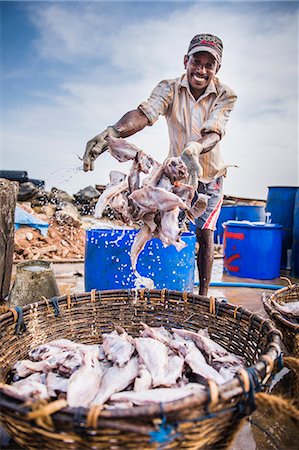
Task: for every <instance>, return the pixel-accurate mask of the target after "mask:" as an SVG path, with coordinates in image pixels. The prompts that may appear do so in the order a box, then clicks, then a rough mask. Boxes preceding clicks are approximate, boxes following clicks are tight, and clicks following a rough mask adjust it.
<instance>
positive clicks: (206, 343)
mask: <svg viewBox="0 0 299 450" xmlns="http://www.w3.org/2000/svg"><path fill="white" fill-rule="evenodd" d="M172 331H173V332H174V333H176V334H177V335H178V336H181V337H182V338H184V339H186V340H190V341H193V342H194V343H195V344H196V346H197V347H198V348H199V349H200V350H202V351H203V352H204V353H205V354H206V355H207V356H208V357H209V359H210V360H211V359H212V357H216V356H217V357H221V356H226V355H228V354H229V352H228V351H227V350H226V349H225V348H224V347H222V346H221V345H219V344H217V342H215V341H213V340H212V339H210V338H208V337H206V336H204V335H203V334H199V333H195V332H194V331H189V330H183V329H178V328H172Z"/></svg>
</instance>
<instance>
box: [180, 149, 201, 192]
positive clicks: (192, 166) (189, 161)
mask: <svg viewBox="0 0 299 450" xmlns="http://www.w3.org/2000/svg"><path fill="white" fill-rule="evenodd" d="M202 150H203V146H202V144H200V143H199V142H195V141H191V142H188V144H187V145H186V147H185V148H184V150H183V151H182V154H181V158H182V160H183V161H184V163H185V164H186V166H187V169H188V172H189V181H188V184H190V185H191V186H193V187H194V189H195V190H196V189H197V185H198V179H199V178H200V177H201V176H202V174H203V169H202V166H201V165H200V163H199V155H200V154H201V152H202Z"/></svg>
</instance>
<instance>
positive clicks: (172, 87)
mask: <svg viewBox="0 0 299 450" xmlns="http://www.w3.org/2000/svg"><path fill="white" fill-rule="evenodd" d="M236 99H237V96H236V94H235V93H234V91H233V90H232V89H230V88H229V87H228V86H226V85H224V84H223V83H221V82H220V81H219V79H218V78H216V77H214V78H213V79H212V80H211V81H210V83H209V84H208V86H207V88H206V90H205V92H204V93H203V94H202V95H201V96H200V97H199V98H198V99H197V100H195V98H194V97H193V95H192V93H191V91H190V87H189V83H188V80H187V76H186V75H182V76H181V77H179V78H175V79H171V80H163V81H161V82H160V83H159V84H158V85H157V86H156V87H155V88H154V90H153V91H152V93H151V95H150V97H149V98H148V100H146V101H144V102H142V103H141V104H140V105H139V106H138V108H139V109H140V111H142V112H143V113H144V114H145V115H146V117H147V119H148V121H149V125H152V124H153V123H155V122H156V120H157V119H158V118H159V115H162V116H165V118H166V121H167V126H168V133H169V140H170V148H169V155H168V156H179V155H180V154H181V152H182V151H183V149H184V148H185V146H186V145H187V144H188V142H190V141H198V140H199V139H201V137H202V136H203V135H204V134H205V133H208V132H211V131H213V132H216V133H218V134H219V135H220V138H222V137H223V136H224V134H225V126H226V123H227V121H228V118H229V114H230V112H231V111H232V109H233V107H234V104H235V101H236ZM199 163H200V164H201V166H202V168H203V173H202V176H201V177H200V181H202V182H203V183H209V182H210V181H211V180H212V179H214V178H218V177H219V176H220V175H226V169H227V167H228V166H227V165H225V163H224V161H223V159H222V157H221V154H220V147H219V144H218V143H217V144H216V145H215V147H213V149H212V150H210V151H209V152H206V153H202V154H201V155H200V156H199Z"/></svg>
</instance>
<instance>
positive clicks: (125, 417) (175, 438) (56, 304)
mask: <svg viewBox="0 0 299 450" xmlns="http://www.w3.org/2000/svg"><path fill="white" fill-rule="evenodd" d="M140 321H142V322H146V323H147V324H148V325H150V326H164V327H165V328H167V329H171V327H182V328H185V329H188V330H193V331H197V330H198V329H199V328H202V327H208V331H209V333H210V335H211V337H212V338H213V339H215V341H216V342H218V343H219V344H221V345H223V346H224V347H225V348H226V349H228V350H229V351H231V352H234V353H236V354H239V355H242V356H243V357H245V359H246V361H247V365H248V368H247V369H246V370H245V369H241V370H240V374H239V375H238V376H236V377H235V378H234V379H233V380H232V381H230V382H228V383H226V384H224V385H221V386H220V387H219V388H218V387H217V385H216V384H214V383H212V382H210V383H209V387H207V389H206V390H205V391H204V394H202V395H201V397H200V398H199V397H197V396H196V395H195V394H194V395H191V396H189V397H187V398H185V399H183V400H178V401H174V402H169V403H164V404H160V405H150V406H138V407H137V406H136V407H132V408H127V409H115V410H105V409H103V410H102V411H101V408H99V407H92V408H90V409H89V410H88V409H85V408H73V409H72V408H68V407H66V402H65V400H57V401H53V402H50V403H46V402H45V401H39V402H35V403H30V402H28V403H25V404H24V403H22V402H20V401H18V400H16V399H14V398H12V397H10V396H7V395H4V394H3V395H2V396H1V399H0V417H1V421H2V424H3V426H4V427H5V428H6V429H7V431H8V432H9V433H10V434H11V436H12V437H13V438H14V439H15V441H16V442H17V443H18V444H20V445H23V446H25V447H27V448H29V449H38V450H40V449H53V450H54V449H55V450H57V449H61V450H66V449H74V450H78V449H107V450H111V449H121V450H123V449H136V450H137V449H138V450H143V449H158V448H165V449H213V450H215V449H218V448H223V447H226V446H227V445H228V443H229V442H230V441H231V439H232V437H233V435H234V434H235V432H236V430H237V428H238V425H239V424H240V423H241V422H242V418H243V417H245V416H247V415H249V414H250V413H251V412H252V409H253V402H254V393H255V392H256V391H257V390H260V389H262V388H263V387H264V385H265V383H266V382H267V380H268V379H269V377H270V376H271V375H272V372H273V369H274V366H275V363H276V361H277V358H278V357H279V355H280V338H279V334H280V333H279V331H278V330H276V329H275V328H274V327H273V324H272V322H271V321H270V320H269V319H263V318H262V317H261V316H259V315H257V314H252V313H251V312H249V311H248V310H246V309H245V308H242V307H236V306H235V305H232V304H229V303H225V302H221V301H217V300H215V299H214V298H212V297H211V299H208V298H206V297H201V296H197V295H193V294H188V293H186V292H184V293H182V292H177V291H167V290H166V289H163V290H162V291H160V290H152V291H146V290H144V289H141V290H139V291H138V292H137V293H136V292H133V291H121V290H118V291H102V292H99V291H98V292H95V291H92V292H91V293H84V294H80V295H77V296H76V295H72V296H63V297H59V298H58V299H51V300H43V301H40V302H38V303H34V304H30V305H27V306H25V307H24V308H23V309H17V308H16V309H11V310H9V311H7V312H6V313H4V314H2V315H1V316H0V326H1V338H0V341H1V347H2V349H3V350H2V352H1V355H0V362H1V379H0V381H2V383H5V382H6V381H7V377H8V374H9V371H10V369H11V368H12V366H13V365H14V363H15V362H16V361H18V360H20V359H25V358H26V356H27V355H28V351H29V350H30V349H32V348H34V347H36V346H37V345H39V344H41V343H44V342H47V341H50V340H53V339H57V338H67V339H72V340H74V341H77V342H78V341H80V342H82V343H90V344H91V343H99V342H101V337H102V333H107V332H110V331H112V330H113V328H114V324H119V325H121V326H122V327H124V328H125V329H126V331H127V332H128V333H130V334H131V335H133V336H138V335H139V330H140V329H141V328H142V327H141V325H140ZM24 325H25V326H26V329H25V328H24Z"/></svg>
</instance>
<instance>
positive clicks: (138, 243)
mask: <svg viewBox="0 0 299 450" xmlns="http://www.w3.org/2000/svg"><path fill="white" fill-rule="evenodd" d="M152 236H153V233H152V231H151V229H150V228H149V226H148V225H146V224H144V225H143V226H142V227H141V229H140V231H139V232H138V233H137V234H136V236H135V237H134V241H133V244H132V247H131V252H130V256H131V266H132V269H133V272H136V267H137V260H138V256H139V255H140V253H141V252H142V250H143V249H144V246H145V244H146V243H147V241H148V240H149V239H151V238H152Z"/></svg>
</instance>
